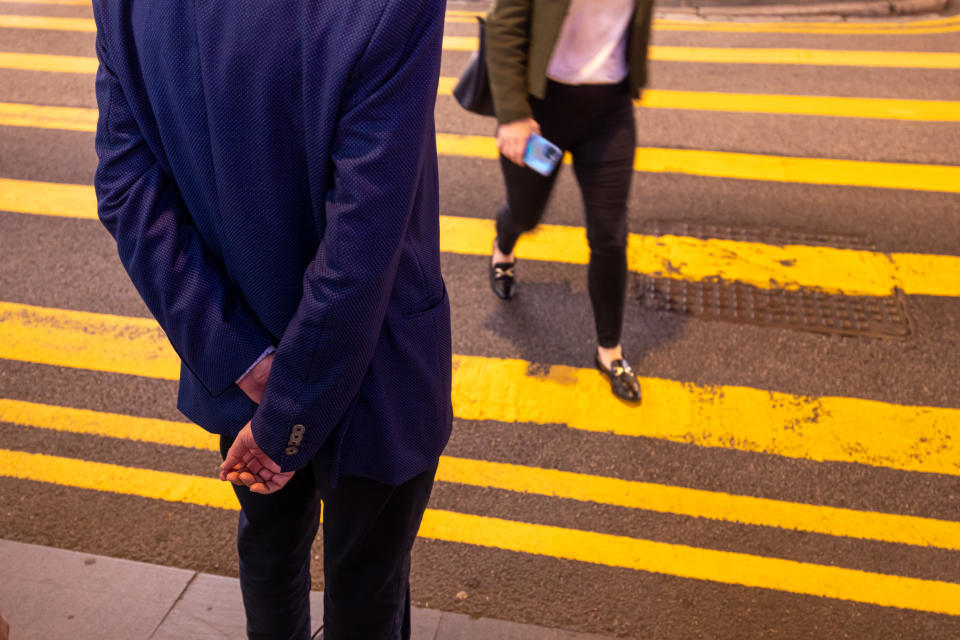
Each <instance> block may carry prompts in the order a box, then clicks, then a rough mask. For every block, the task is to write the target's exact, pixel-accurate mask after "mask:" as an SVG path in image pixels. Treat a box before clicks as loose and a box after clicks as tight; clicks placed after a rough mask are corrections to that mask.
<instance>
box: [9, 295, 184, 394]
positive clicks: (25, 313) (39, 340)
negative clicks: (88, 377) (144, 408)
mask: <svg viewBox="0 0 960 640" xmlns="http://www.w3.org/2000/svg"><path fill="white" fill-rule="evenodd" d="M0 358H7V359H12V360H24V359H28V360H29V361H30V362H37V363H40V364H48V365H54V366H60V367H74V368H79V369H91V370H94V371H107V372H112V373H122V374H127V375H134V376H144V377H148V378H160V379H163V380H178V379H179V377H180V362H179V359H178V358H177V355H176V353H175V352H174V351H173V349H172V348H171V347H170V343H169V342H168V341H167V338H166V336H165V335H164V334H163V331H161V330H160V327H159V326H158V325H157V323H156V322H155V321H154V320H153V319H148V318H131V317H124V316H112V315H106V314H102V313H89V312H85V311H62V310H55V309H45V308H43V307H32V306H29V305H19V304H13V303H9V302H0Z"/></svg>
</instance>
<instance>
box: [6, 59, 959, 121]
mask: <svg viewBox="0 0 960 640" xmlns="http://www.w3.org/2000/svg"><path fill="white" fill-rule="evenodd" d="M5 55H7V57H6V58H4V56H5ZM35 55H38V54H3V53H0V68H3V67H4V63H5V61H6V62H7V63H9V65H10V66H9V67H8V68H18V69H24V68H26V69H29V70H32V71H48V72H76V73H90V74H94V73H96V71H97V65H96V58H89V61H90V62H89V64H87V65H85V64H82V63H79V64H78V61H77V60H76V58H77V56H60V57H63V58H65V60H64V61H63V64H61V61H60V60H58V56H45V57H44V59H43V60H36V59H32V58H31V57H30V56H35ZM73 70H77V71H73ZM456 83H457V78H451V77H441V78H440V84H439V87H438V95H440V96H449V95H452V93H453V87H454V86H455V85H456ZM637 106H640V107H645V108H647V109H675V110H686V111H719V112H724V113H761V114H769V115H801V116H829V117H837V118H869V119H880V120H903V121H911V122H960V102H956V101H950V100H904V99H886V98H839V97H832V96H802V95H787V94H756V93H722V92H717V91H674V90H666V89H647V90H645V91H644V92H643V97H642V98H641V100H640V101H639V102H638V103H637ZM54 109H60V110H63V109H73V111H72V112H70V116H69V118H70V119H69V120H67V121H66V124H65V125H63V126H58V125H57V123H58V122H63V121H64V120H63V118H64V116H63V114H58V113H55V112H52V111H51V110H54ZM96 124H97V111H96V109H88V108H83V107H48V106H45V105H33V104H22V103H13V102H2V103H0V125H7V126H21V127H40V128H51V129H72V130H76V131H93V130H95V129H96Z"/></svg>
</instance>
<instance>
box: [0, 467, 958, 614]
mask: <svg viewBox="0 0 960 640" xmlns="http://www.w3.org/2000/svg"><path fill="white" fill-rule="evenodd" d="M0 476H4V477H9V478H19V479H23V480H32V481H36V482H45V483H51V484H56V485H60V486H68V487H77V488H81V489H91V490H95V491H110V492H113V493H119V494H126V495H134V496H141V497H146V498H152V499H156V500H166V501H169V502H178V503H187V504H198V505H203V506H209V507H216V508H221V509H233V510H236V509H237V508H238V506H237V504H236V498H234V496H233V492H232V491H231V490H230V488H229V487H228V486H227V485H226V484H225V483H223V482H220V481H219V480H215V479H213V478H201V477H197V476H188V475H182V474H176V473H171V472H165V471H154V470H150V469H136V468H130V467H122V466H118V465H111V464H104V463H100V462H87V461H83V460H76V459H73V458H64V457H57V456H49V455H44V454H34V453H23V452H19V451H10V450H6V449H0ZM419 536H420V537H421V538H429V539H434V540H443V541H447V542H454V543H459V544H470V545H476V546H483V547H490V548H494V549H502V550H508V551H516V552H520V553H528V554H533V555H540V556H546V557H552V558H561V559H565V560H575V561H579V562H588V563H592V564H599V565H605V566H609V567H617V568H625V569H632V570H635V571H648V572H653V573H660V574H664V575H670V576H678V577H682V578H689V579H696V580H706V581H710V582H717V583H722V584H730V585H738V586H746V587H756V588H762V589H774V590H778V591H784V592H788V593H794V594H804V595H813V596H820V597H827V598H834V599H838V600H848V601H853V602H861V603H867V604H875V605H879V606H884V607H897V608H902V609H913V610H917V611H926V612H932V613H942V614H947V615H960V585H958V584H955V583H950V582H942V581H938V580H923V579H918V578H907V577H901V576H895V575H888V574H882V573H874V572H869V571H859V570H855V569H845V568H840V567H833V566H824V565H817V564H811V563H806V562H797V561H793V560H782V559H779V558H770V557H763V556H753V555H749V554H745V553H736V552H730V551H717V550H713V549H701V548H697V547H690V546H686V545H679V544H670V543H666V542H654V541H650V540H642V539H638V538H630V537H626V536H616V535H610V534H604V533H596V532H593V531H584V530H580V529H568V528H562V527H555V526H548V525H540V524H530V523H526V522H518V521H515V520H506V519H502V518H494V517H489V516H480V515H471V514H464V513H457V512H454V511H447V510H440V509H427V512H426V514H425V515H424V518H423V522H422V524H421V526H420V531H419Z"/></svg>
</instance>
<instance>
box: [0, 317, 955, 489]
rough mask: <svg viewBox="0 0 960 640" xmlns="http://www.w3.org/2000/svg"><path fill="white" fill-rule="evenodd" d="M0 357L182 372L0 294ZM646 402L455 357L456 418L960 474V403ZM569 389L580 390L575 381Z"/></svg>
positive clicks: (656, 384)
mask: <svg viewBox="0 0 960 640" xmlns="http://www.w3.org/2000/svg"><path fill="white" fill-rule="evenodd" d="M0 358H3V359H7V360H19V361H23V362H32V363H39V364H46V365H51V366H56V367H68V368H79V369H89V370H94V371H105V372H110V373H119V374H124V375H135V376H142V377H148V378H156V379H162V380H177V379H178V377H179V372H180V361H179V359H178V357H177V356H176V354H175V353H174V351H173V350H172V349H171V347H170V344H169V343H168V342H167V340H166V337H165V336H164V334H163V332H162V331H161V330H160V328H159V327H158V326H157V324H156V322H155V321H154V320H152V319H147V318H130V317H123V316H114V315H106V314H99V313H89V312H82V311H72V310H64V309H50V308H45V307H36V306H31V305H24V304H17V303H11V302H0ZM641 383H642V384H643V386H644V403H643V405H642V406H640V407H632V406H627V405H625V404H623V403H621V402H619V401H617V400H616V399H615V398H614V397H613V396H611V395H610V393H609V389H608V388H607V387H608V385H607V384H606V382H605V380H604V379H603V378H602V377H601V376H600V375H599V374H597V372H596V371H595V370H592V369H582V368H578V367H568V366H561V365H555V366H551V367H542V366H540V367H538V366H534V365H533V364H532V363H530V362H526V361H524V360H515V359H502V358H487V357H481V356H470V355H456V356H455V357H454V376H453V401H454V411H455V414H456V416H457V417H458V418H460V419H464V420H491V421H496V422H505V423H525V424H531V425H536V424H560V425H565V426H566V427H568V428H570V429H577V430H580V431H596V432H602V433H614V434H616V435H621V436H630V437H646V438H656V439H660V440H666V441H672V442H681V443H686V444H692V445H696V446H701V447H713V448H718V449H729V450H739V451H751V452H756V453H765V454H769V455H778V456H784V457H790V458H803V459H807V460H815V461H837V462H854V463H858V464H865V465H871V466H879V467H887V468H892V469H900V470H903V471H922V472H928V473H941V474H950V475H960V443H958V442H957V441H956V439H955V438H954V437H953V436H954V434H956V433H957V431H958V429H960V409H946V408H939V407H923V406H906V405H897V404H890V403H886V402H879V401H874V400H863V399H858V398H842V397H829V396H824V397H808V396H799V395H793V394H789V393H782V392H778V391H772V390H764V389H753V388H750V387H740V386H727V385H720V386H699V385H696V384H692V383H683V382H677V381H673V380H665V379H661V378H643V379H642V380H641ZM574 389H575V390H576V393H574V392H572V390H574Z"/></svg>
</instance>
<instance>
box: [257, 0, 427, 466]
mask: <svg viewBox="0 0 960 640" xmlns="http://www.w3.org/2000/svg"><path fill="white" fill-rule="evenodd" d="M443 10H444V3H442V2H436V1H435V0H393V1H392V2H388V3H387V5H386V7H385V8H384V10H383V13H382V14H381V15H380V18H379V22H378V23H377V25H376V27H375V28H374V29H373V31H372V36H371V37H370V40H369V42H368V44H367V46H366V49H365V50H364V52H363V53H362V54H360V56H359V59H358V60H357V61H356V63H355V64H354V65H353V67H352V69H351V71H350V75H349V78H348V79H347V82H346V89H345V91H344V96H343V101H342V106H341V108H340V112H339V116H338V120H337V123H336V125H335V127H334V133H333V142H332V152H331V162H332V175H333V180H332V185H331V187H330V189H329V191H328V193H327V197H326V202H325V205H324V206H325V214H326V226H325V229H324V233H323V237H322V239H321V242H320V246H319V248H318V250H317V254H316V256H315V257H314V259H313V260H312V261H311V263H310V264H309V266H308V267H307V270H306V273H305V275H304V280H303V296H302V298H301V300H300V302H299V305H298V307H297V310H296V312H295V314H294V316H293V318H292V319H291V321H290V322H289V324H288V325H287V327H286V330H285V331H284V334H283V337H282V339H281V340H280V343H279V345H278V347H277V352H276V354H275V357H274V361H273V366H272V368H271V371H270V377H269V379H268V380H267V385H266V390H265V392H264V396H263V400H262V401H261V404H260V406H259V407H258V408H257V411H256V413H255V414H254V417H253V420H252V429H253V435H254V439H255V440H256V442H257V444H258V446H259V447H260V448H261V449H262V450H263V451H264V452H265V453H266V454H267V455H269V456H270V458H272V459H273V460H274V461H275V462H277V463H279V464H280V465H281V467H282V468H283V469H284V470H291V469H300V468H302V467H304V466H306V465H307V464H308V463H309V461H310V459H311V458H312V457H313V456H314V455H315V453H316V452H317V451H318V450H319V448H320V447H321V446H322V445H323V443H324V441H325V440H326V439H327V437H328V436H329V435H330V433H331V432H332V431H333V429H334V428H335V427H336V425H337V424H338V423H339V422H340V420H341V419H342V418H343V416H344V415H345V412H346V410H347V408H348V407H349V406H350V404H351V402H352V401H353V399H354V398H355V396H356V394H357V392H358V391H359V388H360V384H361V382H362V380H363V378H364V376H365V374H366V372H367V369H368V368H369V365H370V362H371V360H372V358H373V353H374V349H375V347H376V345H377V342H378V341H379V339H380V333H381V329H382V326H383V322H384V317H385V314H386V309H387V305H388V301H389V299H390V297H391V294H392V290H393V283H394V279H395V276H396V272H397V265H398V262H399V257H400V253H401V249H402V246H403V243H404V238H405V235H406V229H407V224H408V221H409V220H410V217H411V213H412V211H413V208H414V206H415V204H416V202H417V200H418V194H419V192H420V190H421V189H423V188H431V189H434V190H435V189H436V185H435V184H432V183H431V182H430V181H425V180H423V179H422V174H423V172H424V171H425V167H428V166H433V165H435V163H436V153H437V150H436V137H435V134H434V125H433V113H434V106H435V103H436V93H437V82H438V78H439V73H440V53H441V44H442V38H443ZM316 135H320V136H322V135H330V132H329V130H323V131H317V134H316ZM308 142H309V141H308ZM318 144H320V143H319V142H318ZM427 163H430V164H429V165H428V164H427ZM435 197H436V195H435V194H431V196H430V197H427V198H426V200H427V201H428V202H430V201H435ZM428 213H430V214H431V215H438V213H437V212H428ZM296 425H303V429H297V431H298V432H302V438H301V437H299V436H298V437H296V438H295V439H294V440H295V441H296V442H297V446H289V445H288V439H289V438H290V435H291V432H292V431H293V427H294V426H296ZM291 441H292V440H291Z"/></svg>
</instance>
